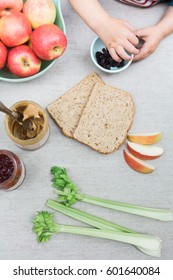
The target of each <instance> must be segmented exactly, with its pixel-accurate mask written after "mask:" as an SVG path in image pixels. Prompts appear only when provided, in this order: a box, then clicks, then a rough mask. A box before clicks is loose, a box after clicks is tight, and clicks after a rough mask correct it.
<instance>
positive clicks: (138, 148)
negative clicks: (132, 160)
mask: <svg viewBox="0 0 173 280" xmlns="http://www.w3.org/2000/svg"><path fill="white" fill-rule="evenodd" d="M127 148H128V150H129V152H130V153H131V154H132V155H134V156H135V157H137V158H140V159H144V160H151V159H155V158H158V157H160V156H161V155H162V154H163V152H164V150H163V149H162V148H161V147H158V146H153V145H151V146H150V145H140V144H136V143H133V142H129V141H128V142H127Z"/></svg>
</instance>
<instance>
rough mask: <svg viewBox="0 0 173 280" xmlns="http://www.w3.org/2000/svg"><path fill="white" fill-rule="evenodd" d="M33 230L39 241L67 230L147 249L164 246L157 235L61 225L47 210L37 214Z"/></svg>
mask: <svg viewBox="0 0 173 280" xmlns="http://www.w3.org/2000/svg"><path fill="white" fill-rule="evenodd" d="M33 230H34V232H35V233H36V235H37V241H38V242H47V241H49V240H50V238H51V236H52V235H53V234H56V233H59V232H65V233H73V234H79V235H87V236H92V237H99V238H105V239H110V240H116V241H120V242H124V243H128V244H132V245H135V246H141V247H144V248H145V249H146V250H151V251H152V250H153V251H160V250H161V246H162V240H161V239H160V238H159V237H157V236H152V235H147V234H137V233H127V232H119V231H115V230H105V229H95V228H85V227H77V226H65V225H59V224H56V223H55V222H54V220H53V215H52V214H50V213H49V212H47V211H42V212H38V213H37V214H36V216H35V218H34V226H33Z"/></svg>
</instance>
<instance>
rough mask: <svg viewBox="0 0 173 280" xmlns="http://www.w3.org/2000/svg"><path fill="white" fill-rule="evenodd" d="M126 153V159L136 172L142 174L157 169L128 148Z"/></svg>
mask: <svg viewBox="0 0 173 280" xmlns="http://www.w3.org/2000/svg"><path fill="white" fill-rule="evenodd" d="M123 153H124V159H125V161H126V163H127V164H128V166H129V167H131V168H132V169H133V170H135V171H136V172H139V173H142V174H149V173H152V172H153V171H154V170H155V167H154V166H153V165H151V164H148V163H147V162H145V161H143V160H141V159H138V158H136V157H135V156H133V155H132V154H130V153H129V152H128V151H127V150H124V151H123Z"/></svg>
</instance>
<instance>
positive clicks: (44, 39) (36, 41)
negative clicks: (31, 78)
mask: <svg viewBox="0 0 173 280" xmlns="http://www.w3.org/2000/svg"><path fill="white" fill-rule="evenodd" d="M31 45H32V48H33V51H34V52H35V53H36V55H37V56H38V57H39V58H41V59H43V60H52V59H55V58H58V57H59V56H61V55H62V54H63V53H64V51H65V49H66V46H67V38H66V36H65V34H64V33H63V31H62V30H61V29H60V28H59V27H58V26H56V25H55V24H44V25H41V26H39V27H38V28H36V29H35V30H34V31H33V32H32V35H31Z"/></svg>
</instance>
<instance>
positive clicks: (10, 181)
mask: <svg viewBox="0 0 173 280" xmlns="http://www.w3.org/2000/svg"><path fill="white" fill-rule="evenodd" d="M25 173H26V172H25V165H24V163H23V162H22V161H21V159H20V158H19V157H18V156H17V155H16V154H14V153H13V152H11V151H8V150H0V189H1V190H6V191H11V190H14V189H16V188H18V187H19V186H20V185H21V184H22V182H23V180H24V179H25Z"/></svg>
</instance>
